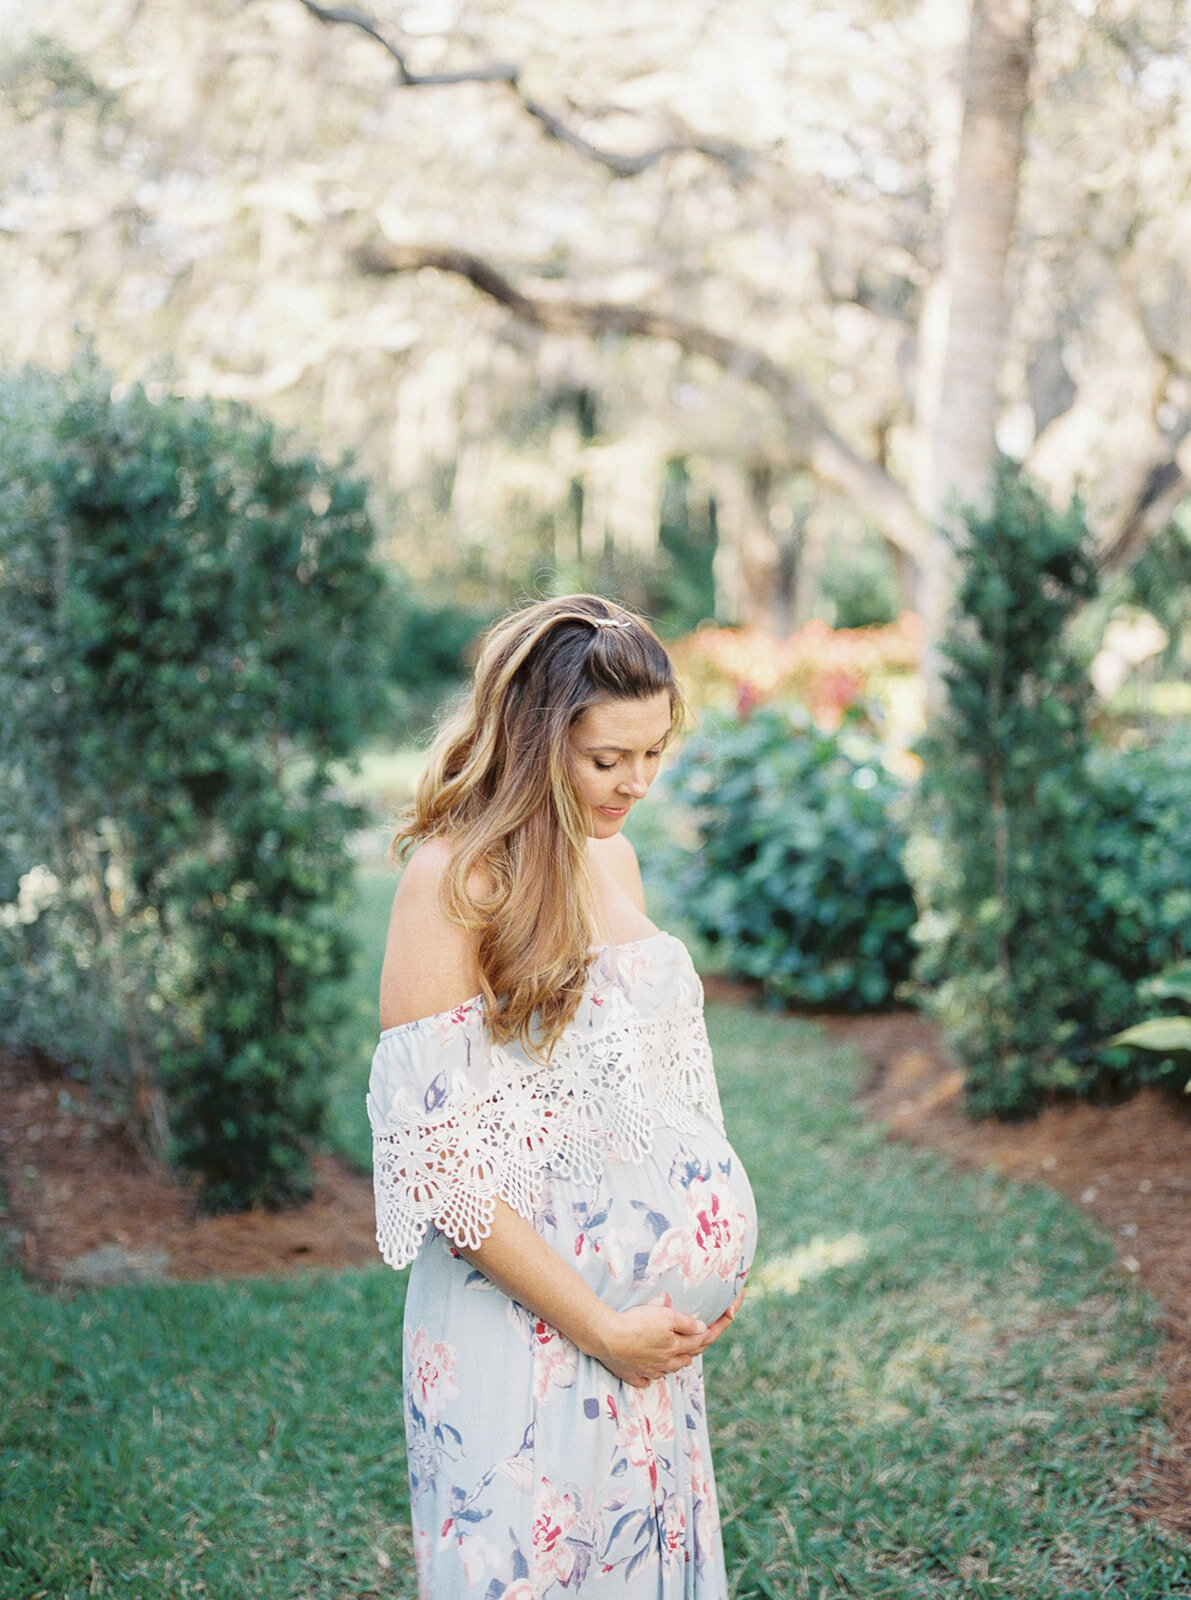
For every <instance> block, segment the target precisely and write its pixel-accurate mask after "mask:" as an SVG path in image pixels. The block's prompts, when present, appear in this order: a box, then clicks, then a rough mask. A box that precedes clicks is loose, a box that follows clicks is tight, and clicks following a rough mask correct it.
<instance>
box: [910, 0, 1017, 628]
mask: <svg viewBox="0 0 1191 1600" xmlns="http://www.w3.org/2000/svg"><path fill="white" fill-rule="evenodd" d="M1032 51H1033V0H974V4H973V7H972V24H971V31H970V33H969V37H968V51H967V65H966V70H965V75H964V116H963V127H962V131H961V133H960V144H959V157H958V163H957V168H956V180H955V193H954V198H953V200H952V203H951V210H950V213H949V216H948V220H947V228H946V232H945V234H944V241H943V272H942V278H941V281H940V283H939V285H938V286H937V289H936V294H937V296H938V299H941V301H942V305H941V306H940V305H939V303H938V300H936V301H935V304H934V308H933V309H934V314H935V315H938V316H940V317H941V318H942V321H943V324H944V326H945V329H946V332H945V336H944V339H943V346H942V360H941V374H940V380H939V384H938V404H937V408H935V415H934V417H933V419H929V420H928V419H924V421H925V422H927V425H928V426H930V438H929V455H928V462H929V467H928V470H927V471H926V472H925V473H924V474H923V477H922V479H921V480H920V484H919V494H920V496H921V510H922V511H923V513H924V514H925V516H926V517H927V518H929V519H930V521H931V522H932V524H933V526H934V531H933V533H932V535H931V539H930V545H929V548H928V552H927V558H926V560H925V561H924V562H923V566H922V576H921V583H920V593H919V609H920V611H921V613H922V619H923V622H924V623H925V625H926V634H927V638H928V639H929V640H931V641H932V642H934V641H936V640H938V638H939V637H940V635H941V633H942V631H943V629H944V627H945V625H946V619H947V615H948V613H949V611H950V608H951V600H952V594H953V591H954V583H955V574H954V559H953V557H952V554H951V551H950V548H949V546H948V543H947V539H946V536H945V534H944V532H943V527H944V526H945V524H946V521H947V519H948V518H949V517H953V516H954V513H955V510H956V508H957V507H958V506H959V505H981V504H983V503H985V502H986V500H987V497H988V494H989V491H990V489H991V480H992V469H993V464H994V460H995V454H996V436H995V422H996V404H997V378H998V376H999V373H1000V368H1001V360H1002V356H1003V352H1004V345H1005V331H1006V323H1007V306H1006V298H1005V266H1006V261H1007V259H1008V255H1009V248H1010V244H1011V242H1012V238H1013V223H1014V217H1015V214H1016V211H1017V197H1018V188H1019V180H1020V176H1021V165H1022V157H1023V153H1024V147H1025V138H1024V124H1025V118H1026V112H1027V110H1028V109H1029V76H1030V61H1031V56H1032ZM932 424H933V425H932Z"/></svg>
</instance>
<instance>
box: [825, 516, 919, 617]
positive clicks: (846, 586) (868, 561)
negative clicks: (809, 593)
mask: <svg viewBox="0 0 1191 1600" xmlns="http://www.w3.org/2000/svg"><path fill="white" fill-rule="evenodd" d="M819 593H820V595H821V596H822V598H823V599H824V600H826V601H827V602H828V604H829V606H830V608H831V609H830V611H829V612H828V616H829V617H830V619H831V624H832V626H833V627H835V628H872V627H886V626H888V624H889V623H891V622H896V621H897V616H898V612H899V611H900V610H901V597H900V595H899V593H898V586H897V571H896V569H895V567H894V565H893V558H892V556H891V555H890V554H889V546H888V545H887V544H886V543H885V541H884V540H882V539H878V538H877V536H876V535H875V534H870V535H868V536H867V537H864V538H861V539H858V540H855V541H849V542H844V541H839V542H836V541H834V540H833V541H830V542H829V543H828V546H827V555H826V559H825V560H824V563H823V570H822V573H821V574H820V577H819Z"/></svg>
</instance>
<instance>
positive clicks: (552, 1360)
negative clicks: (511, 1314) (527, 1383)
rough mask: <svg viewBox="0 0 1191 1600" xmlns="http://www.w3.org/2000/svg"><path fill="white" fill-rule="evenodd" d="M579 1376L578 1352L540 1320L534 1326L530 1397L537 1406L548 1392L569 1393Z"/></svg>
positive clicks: (552, 1328)
mask: <svg viewBox="0 0 1191 1600" xmlns="http://www.w3.org/2000/svg"><path fill="white" fill-rule="evenodd" d="M578 1372H579V1351H578V1349H577V1347H576V1346H575V1345H573V1344H572V1343H571V1341H570V1340H569V1339H566V1338H564V1337H563V1335H562V1334H561V1333H559V1331H558V1329H557V1328H554V1327H551V1325H550V1323H548V1322H543V1321H542V1320H541V1318H539V1319H538V1320H537V1321H536V1322H535V1323H534V1325H533V1397H534V1399H535V1400H536V1401H538V1402H539V1404H540V1403H541V1402H542V1401H543V1400H545V1399H547V1398H548V1397H549V1394H550V1391H551V1389H569V1388H570V1387H571V1385H572V1384H573V1383H574V1381H575V1378H576V1377H577V1376H578Z"/></svg>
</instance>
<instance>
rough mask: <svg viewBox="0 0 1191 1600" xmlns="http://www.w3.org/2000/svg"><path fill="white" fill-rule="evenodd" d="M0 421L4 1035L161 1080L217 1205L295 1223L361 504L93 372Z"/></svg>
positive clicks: (367, 689) (326, 961)
mask: <svg viewBox="0 0 1191 1600" xmlns="http://www.w3.org/2000/svg"><path fill="white" fill-rule="evenodd" d="M0 407H2V408H3V412H4V418H5V420H6V421H8V422H10V423H11V424H12V426H11V427H10V428H9V429H8V430H7V431H6V433H5V437H4V441H3V443H2V444H0V450H2V451H3V455H4V462H3V465H4V468H5V470H4V472H3V474H2V476H3V478H4V491H3V499H2V501H0V558H2V565H0V684H2V685H3V691H4V693H5V696H6V698H8V699H9V701H10V703H11V704H12V705H13V707H14V710H15V712H16V715H15V717H14V718H13V720H12V722H11V724H6V731H5V733H4V734H3V735H0V755H3V757H4V760H3V763H2V765H3V769H4V776H3V778H2V779H0V783H2V784H3V786H4V791H5V793H4V798H5V800H6V801H7V802H9V806H10V808H11V809H8V810H7V815H8V816H9V817H11V819H12V820H11V823H10V824H9V826H8V828H7V829H6V832H5V835H4V838H3V840H2V850H0V880H3V881H0V894H6V895H7V896H8V900H9V905H8V906H7V907H5V908H3V912H2V914H0V942H2V943H3V946H4V949H3V954H4V956H5V957H6V960H5V962H4V964H3V965H4V972H3V976H0V1036H2V1037H3V1038H4V1040H5V1042H7V1043H9V1044H10V1045H16V1046H19V1047H22V1048H25V1049H34V1050H40V1051H42V1052H44V1053H46V1054H49V1055H52V1056H55V1057H57V1058H59V1059H66V1060H70V1061H73V1062H75V1063H77V1064H78V1065H79V1066H80V1067H81V1068H84V1069H85V1068H91V1069H97V1068H100V1067H103V1068H107V1069H109V1070H114V1072H115V1075H116V1076H117V1077H121V1078H123V1079H124V1080H125V1081H126V1082H128V1083H130V1084H131V1085H132V1087H133V1090H134V1092H135V1097H136V1103H137V1106H138V1108H139V1109H140V1110H142V1111H144V1110H145V1108H146V1106H147V1105H149V1104H151V1103H158V1101H157V1097H156V1084H157V1081H158V1077H159V1072H160V1071H161V1070H164V1074H165V1081H166V1083H167V1086H168V1089H169V1098H170V1103H171V1107H172V1111H173V1124H174V1130H175V1134H176V1139H177V1145H176V1149H177V1154H178V1155H179V1156H180V1158H181V1159H182V1160H184V1161H185V1162H186V1163H187V1164H188V1165H189V1166H192V1167H194V1168H195V1169H196V1170H197V1171H198V1172H199V1173H200V1175H201V1177H202V1179H203V1182H204V1188H205V1194H206V1199H207V1201H208V1202H209V1203H211V1204H214V1205H220V1206H230V1205H236V1204H247V1203H251V1202H253V1201H256V1200H267V1201H280V1200H284V1199H287V1198H289V1197H291V1196H292V1195H294V1194H297V1193H300V1192H301V1190H302V1188H303V1186H304V1183H305V1181H306V1177H305V1174H306V1150H307V1146H308V1141H309V1138H310V1137H311V1136H312V1135H313V1133H314V1132H315V1131H316V1129H317V1127H318V1124H319V1119H320V1116H321V1093H320V1091H319V1089H318V1088H317V1084H318V1078H319V1067H320V1060H321V1059H325V1055H326V1052H327V1051H328V1050H329V1048H330V1042H331V1041H330V1034H329V1033H328V1031H327V1028H326V1025H325V1023H326V1019H325V1017H324V1016H323V1012H324V1009H325V1007H324V1003H323V1001H322V999H321V996H322V995H323V994H324V993H325V992H326V989H327V983H328V980H330V979H331V978H333V977H335V976H337V975H338V974H339V973H340V972H341V971H342V968H343V964H344V960H345V951H344V949H343V946H342V941H341V940H340V939H339V938H338V937H337V936H336V935H334V934H333V933H332V932H331V930H330V927H329V924H328V918H329V917H330V916H331V914H332V913H333V910H334V906H335V902H336V897H337V896H338V894H339V893H340V890H341V887H342V886H344V885H345V884H346V882H347V878H348V872H349V864H348V860H347V856H346V852H345V848H344V842H343V841H344V833H345V829H346V827H347V824H348V821H349V816H348V813H347V811H346V809H345V808H344V807H343V806H341V805H340V804H339V803H338V802H337V801H336V800H335V798H334V796H333V794H332V793H331V787H330V777H329V770H328V769H329V764H330V763H331V762H332V761H333V760H334V759H336V758H341V757H344V756H347V755H350V753H351V752H352V750H353V749H354V748H355V747H356V746H357V745H358V744H359V743H360V741H361V739H362V738H363V737H364V735H365V734H366V733H367V732H369V731H370V730H371V729H372V728H373V727H374V726H375V725H376V724H377V722H378V720H379V718H380V716H381V714H382V712H383V710H384V706H385V698H384V688H383V678H384V663H383V657H382V655H381V653H380V649H379V646H378V644H377V642H376V641H377V634H378V629H377V626H376V623H377V617H378V602H379V599H380V596H381V593H382V589H383V578H382V576H381V574H380V572H379V570H378V569H377V567H376V566H375V565H374V563H373V560H372V555H371V543H372V530H371V525H370V522H369V519H368V515H367V511H366V508H365V499H364V488H363V485H362V484H361V483H360V482H359V481H358V480H357V479H355V478H354V477H352V476H351V475H350V474H349V473H348V472H346V471H344V470H333V469H330V468H328V467H326V466H324V465H323V464H322V463H321V462H319V461H318V460H317V459H316V458H314V457H313V456H310V455H308V454H305V453H303V452H301V451H300V450H297V449H296V448H294V447H293V446H292V445H291V444H290V443H289V442H288V441H286V440H284V439H282V438H281V437H279V436H278V434H277V433H276V431H275V429H274V428H273V427H272V425H271V424H269V423H267V422H265V421H263V420H262V419H259V418H256V417H253V416H251V415H248V414H246V413H243V412H237V411H230V410H226V409H221V408H218V407H215V406H212V405H208V404H197V403H192V402H184V401H178V400H167V401H164V402H161V403H155V402H153V401H151V400H150V399H149V398H148V396H147V395H146V394H145V393H144V392H143V391H142V390H140V389H133V390H131V391H129V392H128V393H127V394H126V395H125V396H123V397H122V398H120V399H115V398H113V396H112V393H111V388H110V383H109V382H108V380H107V379H106V378H105V376H104V375H103V374H102V373H99V372H97V371H95V370H94V369H93V368H90V367H81V368H79V369H76V370H75V371H74V372H73V373H71V374H70V375H68V376H67V377H65V378H59V377H53V376H51V375H48V374H44V373H27V374H23V375H21V376H19V377H15V378H9V379H7V380H6V381H5V382H4V384H3V386H2V387H0ZM38 872H40V874H41V875H40V877H37V876H36V874H37V873H38ZM31 873H32V874H34V877H33V878H32V879H31V877H30V874H31ZM51 880H52V883H53V884H55V885H56V886H57V887H56V889H52V888H51ZM31 884H32V885H33V887H32V888H31V887H30V885H31ZM38 884H40V889H38V888H37V885H38ZM22 885H23V889H24V894H25V900H26V902H27V904H26V907H25V909H24V910H22V905H21V893H22ZM14 895H15V899H14ZM34 899H36V900H37V905H36V907H34V905H33V900H34ZM34 911H35V912H36V914H34ZM43 964H44V965H45V966H46V967H47V968H48V970H49V974H50V978H49V1002H48V1003H43V1002H42V1001H40V1000H37V999H33V1000H31V999H30V998H29V996H30V990H31V989H32V988H35V987H36V982H37V974H38V972H39V970H40V969H41V968H42V966H43ZM76 975H77V978H78V981H77V992H72V980H73V979H75V977H76ZM97 994H100V995H103V996H105V998H104V1000H103V1001H102V1003H101V1005H100V1007H99V1010H98V1012H97V1014H96V1018H95V1020H94V1022H93V1021H92V1019H91V1014H90V1013H91V1005H92V1002H93V1001H94V999H95V997H96V995H97ZM113 1057H114V1059H113Z"/></svg>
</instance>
